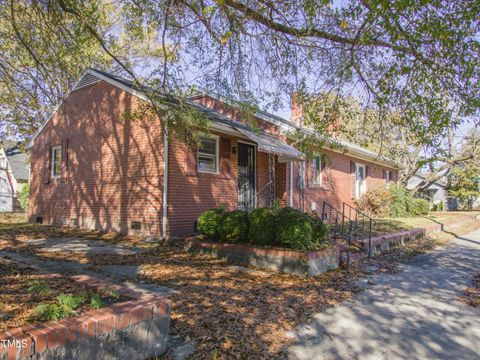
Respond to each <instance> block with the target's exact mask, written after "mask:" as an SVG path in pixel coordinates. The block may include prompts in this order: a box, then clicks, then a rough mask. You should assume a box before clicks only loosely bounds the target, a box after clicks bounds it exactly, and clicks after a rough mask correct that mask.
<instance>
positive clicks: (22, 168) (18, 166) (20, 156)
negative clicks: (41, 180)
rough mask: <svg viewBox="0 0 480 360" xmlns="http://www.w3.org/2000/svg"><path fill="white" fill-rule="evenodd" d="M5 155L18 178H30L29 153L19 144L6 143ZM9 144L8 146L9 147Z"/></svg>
mask: <svg viewBox="0 0 480 360" xmlns="http://www.w3.org/2000/svg"><path fill="white" fill-rule="evenodd" d="M5 145H6V148H5V155H6V157H7V160H8V163H9V165H10V169H11V170H12V173H13V176H14V177H15V179H17V180H28V158H27V154H25V153H24V152H23V151H21V150H20V148H19V147H18V145H17V144H15V145H13V146H11V145H12V144H5ZM7 146H8V147H7Z"/></svg>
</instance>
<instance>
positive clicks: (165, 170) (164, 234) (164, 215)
mask: <svg viewBox="0 0 480 360" xmlns="http://www.w3.org/2000/svg"><path fill="white" fill-rule="evenodd" d="M167 201H168V125H167V123H165V130H164V132H163V194H162V240H165V239H166V238H167V221H168V204H167Z"/></svg>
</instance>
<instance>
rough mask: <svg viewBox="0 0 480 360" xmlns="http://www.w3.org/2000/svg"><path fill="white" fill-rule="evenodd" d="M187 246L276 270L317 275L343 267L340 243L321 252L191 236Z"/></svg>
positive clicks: (234, 260)
mask: <svg viewBox="0 0 480 360" xmlns="http://www.w3.org/2000/svg"><path fill="white" fill-rule="evenodd" d="M186 247H187V249H194V250H196V251H199V252H204V253H210V254H214V255H216V256H218V257H224V258H227V259H228V260H230V261H233V262H237V263H241V264H245V265H252V266H258V267H261V268H267V269H272V270H276V271H281V272H286V273H291V274H299V275H309V276H314V275H318V274H320V273H323V272H325V271H328V270H332V269H336V268H338V266H339V259H340V253H339V249H338V248H337V247H336V246H331V247H329V248H327V249H325V250H318V251H298V250H289V249H282V248H272V249H266V248H259V247H254V246H250V245H244V244H226V243H219V242H218V243H217V242H215V243H214V242H206V241H199V240H198V239H193V238H192V239H188V240H187V241H186Z"/></svg>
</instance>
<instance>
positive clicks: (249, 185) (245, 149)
mask: <svg viewBox="0 0 480 360" xmlns="http://www.w3.org/2000/svg"><path fill="white" fill-rule="evenodd" d="M238 207H239V209H246V210H249V209H253V208H254V207H255V146H253V145H249V144H244V143H240V142H239V143H238Z"/></svg>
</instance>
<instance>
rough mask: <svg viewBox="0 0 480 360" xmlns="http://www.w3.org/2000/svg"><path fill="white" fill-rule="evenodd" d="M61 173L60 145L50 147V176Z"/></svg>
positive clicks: (55, 176) (56, 175)
mask: <svg viewBox="0 0 480 360" xmlns="http://www.w3.org/2000/svg"><path fill="white" fill-rule="evenodd" d="M61 174H62V146H61V145H58V146H54V147H52V177H54V178H58V177H60V176H61Z"/></svg>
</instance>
